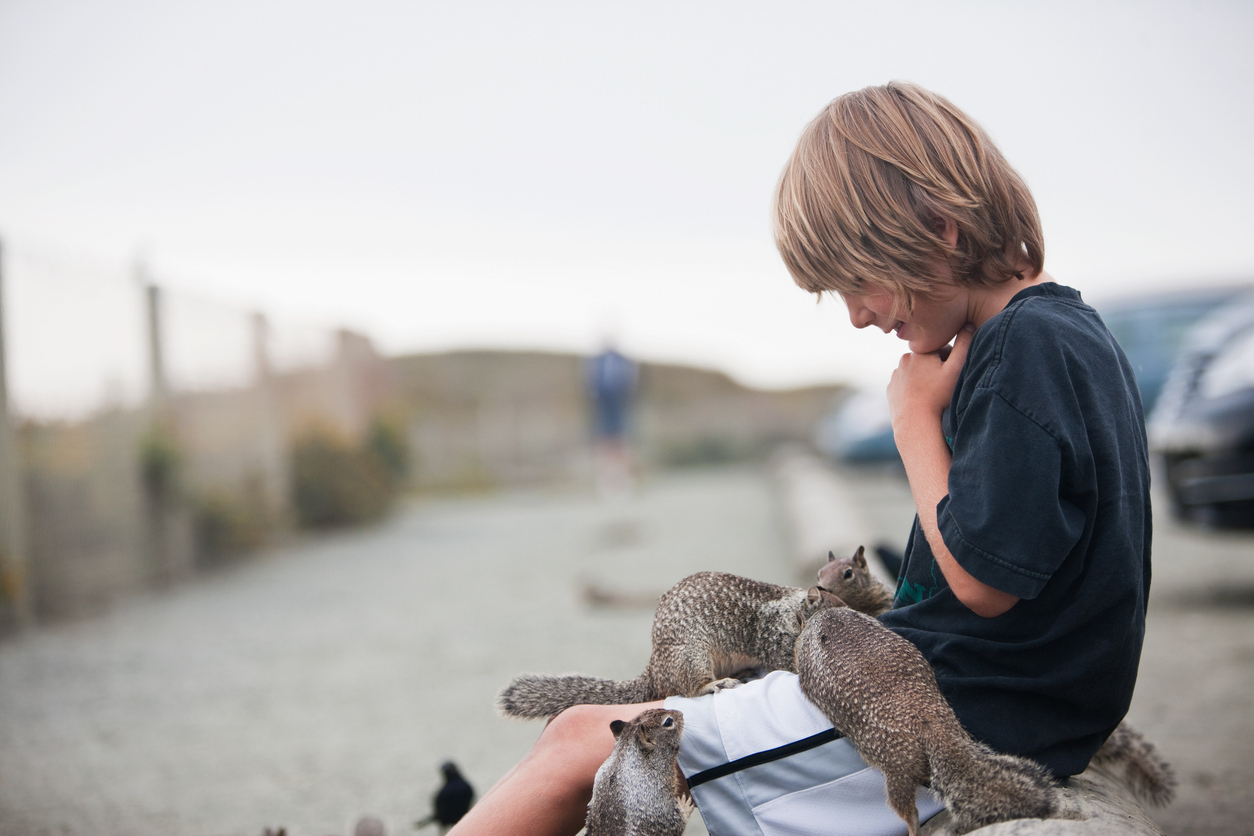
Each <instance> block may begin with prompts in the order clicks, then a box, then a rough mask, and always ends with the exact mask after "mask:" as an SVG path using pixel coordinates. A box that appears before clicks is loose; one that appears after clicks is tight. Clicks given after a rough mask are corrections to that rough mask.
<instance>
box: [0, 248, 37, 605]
mask: <svg viewBox="0 0 1254 836" xmlns="http://www.w3.org/2000/svg"><path fill="white" fill-rule="evenodd" d="M4 324H5V316H4V247H3V243H2V242H0V597H2V598H3V599H7V600H8V601H9V602H11V605H12V607H13V613H14V620H15V621H16V622H17V626H18V627H19V628H26V627H29V626H31V624H33V623H34V613H33V610H32V607H31V599H30V572H29V565H28V562H27V544H26V491H25V485H24V480H23V478H22V458H21V452H20V450H19V447H18V440H17V433H16V431H15V427H14V425H13V418H12V416H11V415H10V413H9V380H8V363H7V358H6V355H5V336H6V335H5V329H4Z"/></svg>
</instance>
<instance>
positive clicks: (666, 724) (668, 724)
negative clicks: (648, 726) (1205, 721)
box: [662, 717, 675, 729]
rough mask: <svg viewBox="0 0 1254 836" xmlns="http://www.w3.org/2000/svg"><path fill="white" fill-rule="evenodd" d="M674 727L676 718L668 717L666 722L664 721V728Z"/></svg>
mask: <svg viewBox="0 0 1254 836" xmlns="http://www.w3.org/2000/svg"><path fill="white" fill-rule="evenodd" d="M673 725H675V718H674V717H667V718H666V719H665V720H663V721H662V727H663V728H666V729H669V728H670V727H671V726H673Z"/></svg>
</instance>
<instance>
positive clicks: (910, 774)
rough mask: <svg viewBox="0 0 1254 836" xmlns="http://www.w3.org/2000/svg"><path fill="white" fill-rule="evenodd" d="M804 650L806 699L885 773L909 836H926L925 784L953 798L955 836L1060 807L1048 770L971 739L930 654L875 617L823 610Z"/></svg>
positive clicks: (800, 664) (806, 634)
mask: <svg viewBox="0 0 1254 836" xmlns="http://www.w3.org/2000/svg"><path fill="white" fill-rule="evenodd" d="M796 651H797V673H798V675H799V677H800V682H801V690H802V692H803V693H804V694H805V695H806V696H807V697H808V698H809V699H810V701H811V702H813V703H814V704H815V705H816V706H818V707H819V709H820V710H821V711H822V712H823V713H824V715H826V716H827V718H828V719H829V720H831V721H832V724H833V725H834V726H835V727H836V728H837V729H839V730H840V731H841V732H842V733H843V734H845V736H846V737H848V738H849V740H850V742H851V743H853V745H854V746H855V747H856V748H857V750H858V752H859V754H861V755H862V757H863V759H864V760H865V761H866V762H867V763H868V764H870V765H871V766H873V767H875V768H876V769H878V770H880V771H881V772H882V773H884V781H885V784H886V786H887V790H888V803H889V806H890V807H892V809H893V810H894V811H895V812H896V813H897V814H898V815H899V816H901V818H902V819H904V820H905V822H906V824H907V826H908V828H909V831H910V836H917V834H918V830H919V819H918V810H917V808H916V807H915V794H916V792H917V789H918V787H919V786H931V787H932V788H933V789H935V790H936V791H937V792H939V793H940V795H941V796H942V797H943V798H944V800H945V806H946V807H947V808H948V809H949V812H950V814H951V815H952V816H953V825H952V832H954V833H966V832H968V831H970V830H974V829H976V828H978V827H983V826H984V825H988V824H993V823H994V822H999V821H1006V820H1009V819H1018V818H1047V817H1049V816H1050V815H1052V814H1053V813H1054V811H1055V810H1056V809H1057V803H1058V802H1057V791H1056V789H1055V787H1054V784H1053V781H1052V780H1051V778H1050V776H1049V775H1048V773H1047V772H1046V771H1045V769H1044V768H1043V767H1041V766H1040V765H1039V764H1037V763H1034V762H1032V761H1030V760H1027V759H1025V758H1018V757H1012V756H1010V755H1002V754H998V753H996V752H994V751H993V750H992V749H990V748H988V747H987V746H985V745H983V744H982V743H978V742H976V741H975V740H974V739H972V737H971V736H970V735H969V734H967V732H966V730H965V729H963V728H962V725H961V724H960V723H959V722H958V718H957V717H956V716H954V712H953V709H951V708H950V707H949V703H947V702H946V701H945V698H944V697H943V696H941V693H940V689H939V688H938V687H937V685H936V677H935V675H934V674H933V673H932V668H931V666H930V665H928V663H927V661H926V660H925V659H924V658H923V655H922V654H921V653H919V651H918V649H917V648H916V647H915V646H914V645H913V644H911V643H910V642H908V641H907V640H905V639H903V638H901V637H900V636H898V635H897V634H896V633H894V632H892V631H891V630H889V629H888V628H886V627H884V626H883V625H882V624H880V623H879V622H878V621H876V620H875V619H874V618H871V617H870V616H868V615H864V614H863V613H859V612H856V611H854V610H851V609H836V610H826V611H824V612H821V613H818V614H816V615H815V617H814V618H812V619H810V621H809V623H808V624H807V625H806V628H805V630H804V631H803V632H802V634H801V637H800V639H799V640H798V641H797V647H796Z"/></svg>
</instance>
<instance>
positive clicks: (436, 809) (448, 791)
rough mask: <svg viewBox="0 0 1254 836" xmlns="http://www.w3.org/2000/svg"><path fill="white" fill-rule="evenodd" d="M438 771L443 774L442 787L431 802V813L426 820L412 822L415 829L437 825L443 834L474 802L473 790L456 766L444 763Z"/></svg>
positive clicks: (449, 762)
mask: <svg viewBox="0 0 1254 836" xmlns="http://www.w3.org/2000/svg"><path fill="white" fill-rule="evenodd" d="M440 771H441V772H443V773H444V786H442V787H440V791H439V792H437V793H436V794H435V798H434V799H433V800H432V809H433V812H432V813H431V815H430V816H429V817H428V818H425V819H423V820H422V821H419V822H414V827H415V828H418V827H426V826H427V825H429V824H438V825H439V826H440V832H441V833H444V832H446V831H447V830H448V829H449V828H450V827H452V826H453V825H455V824H457V823H458V822H459V821H461V820H462V816H464V815H466V811H467V810H469V809H470V805H471V803H472V802H474V800H475V788H474V787H472V786H470V782H469V781H467V780H466V779H465V778H463V777H462V774H461V772H460V771H458V769H457V764H455V763H453V762H452V761H445V762H444V763H443V765H441V766H440Z"/></svg>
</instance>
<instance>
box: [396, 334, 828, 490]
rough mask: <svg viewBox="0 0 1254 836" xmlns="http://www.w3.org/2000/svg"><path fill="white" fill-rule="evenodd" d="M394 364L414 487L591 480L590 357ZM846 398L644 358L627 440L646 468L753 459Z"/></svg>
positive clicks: (454, 356) (460, 358)
mask: <svg viewBox="0 0 1254 836" xmlns="http://www.w3.org/2000/svg"><path fill="white" fill-rule="evenodd" d="M386 362H387V365H388V367H389V374H388V377H389V379H390V381H391V387H392V392H393V402H392V404H391V406H390V409H392V410H393V411H400V412H402V413H403V414H404V416H405V420H406V423H407V426H408V441H409V448H410V451H411V461H410V471H409V479H410V483H411V484H412V485H413V486H414V487H417V488H421V489H449V488H451V489H464V488H473V487H488V486H493V485H518V484H535V483H553V482H559V481H565V480H581V479H585V478H588V476H589V473H590V463H589V459H588V455H589V442H590V432H591V430H590V426H589V422H590V418H589V403H588V398H587V395H586V387H585V370H584V364H585V362H586V360H585V358H583V357H580V356H578V355H573V354H549V353H541V352H501V351H459V352H451V353H447V354H429V355H428V354H421V355H411V356H406V357H397V358H394V359H391V360H388V361H386ZM842 391H843V390H842V387H838V386H820V387H813V388H806V389H798V390H792V391H784V392H766V391H760V390H755V389H749V388H746V387H744V386H741V385H740V384H738V383H736V382H735V381H734V380H732V379H731V378H730V377H728V376H727V375H725V374H722V373H720V372H715V371H708V370H703V369H695V368H689V367H685V366H671V365H662V364H656V363H643V364H641V366H640V379H639V385H638V389H637V397H636V404H635V410H634V417H633V421H632V423H631V432H630V435H631V438H632V442H633V446H634V447H635V450H636V454H637V456H638V457H639V460H640V462H641V464H642V465H643V466H645V467H646V468H647V467H673V466H687V465H697V464H703V463H716V462H726V461H735V460H746V459H753V458H757V457H760V456H762V455H763V454H764V453H765V452H767V451H768V450H769V449H771V448H772V447H773V446H774V445H776V444H778V443H779V442H781V441H801V442H808V440H809V438H810V437H811V435H812V434H813V430H814V427H815V425H816V424H817V422H818V419H819V417H820V416H821V415H822V414H823V413H824V412H825V411H826V410H827V409H828V408H830V407H831V405H832V402H833V400H834V399H836V398H837V397H839V396H840V395H841V393H842Z"/></svg>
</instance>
